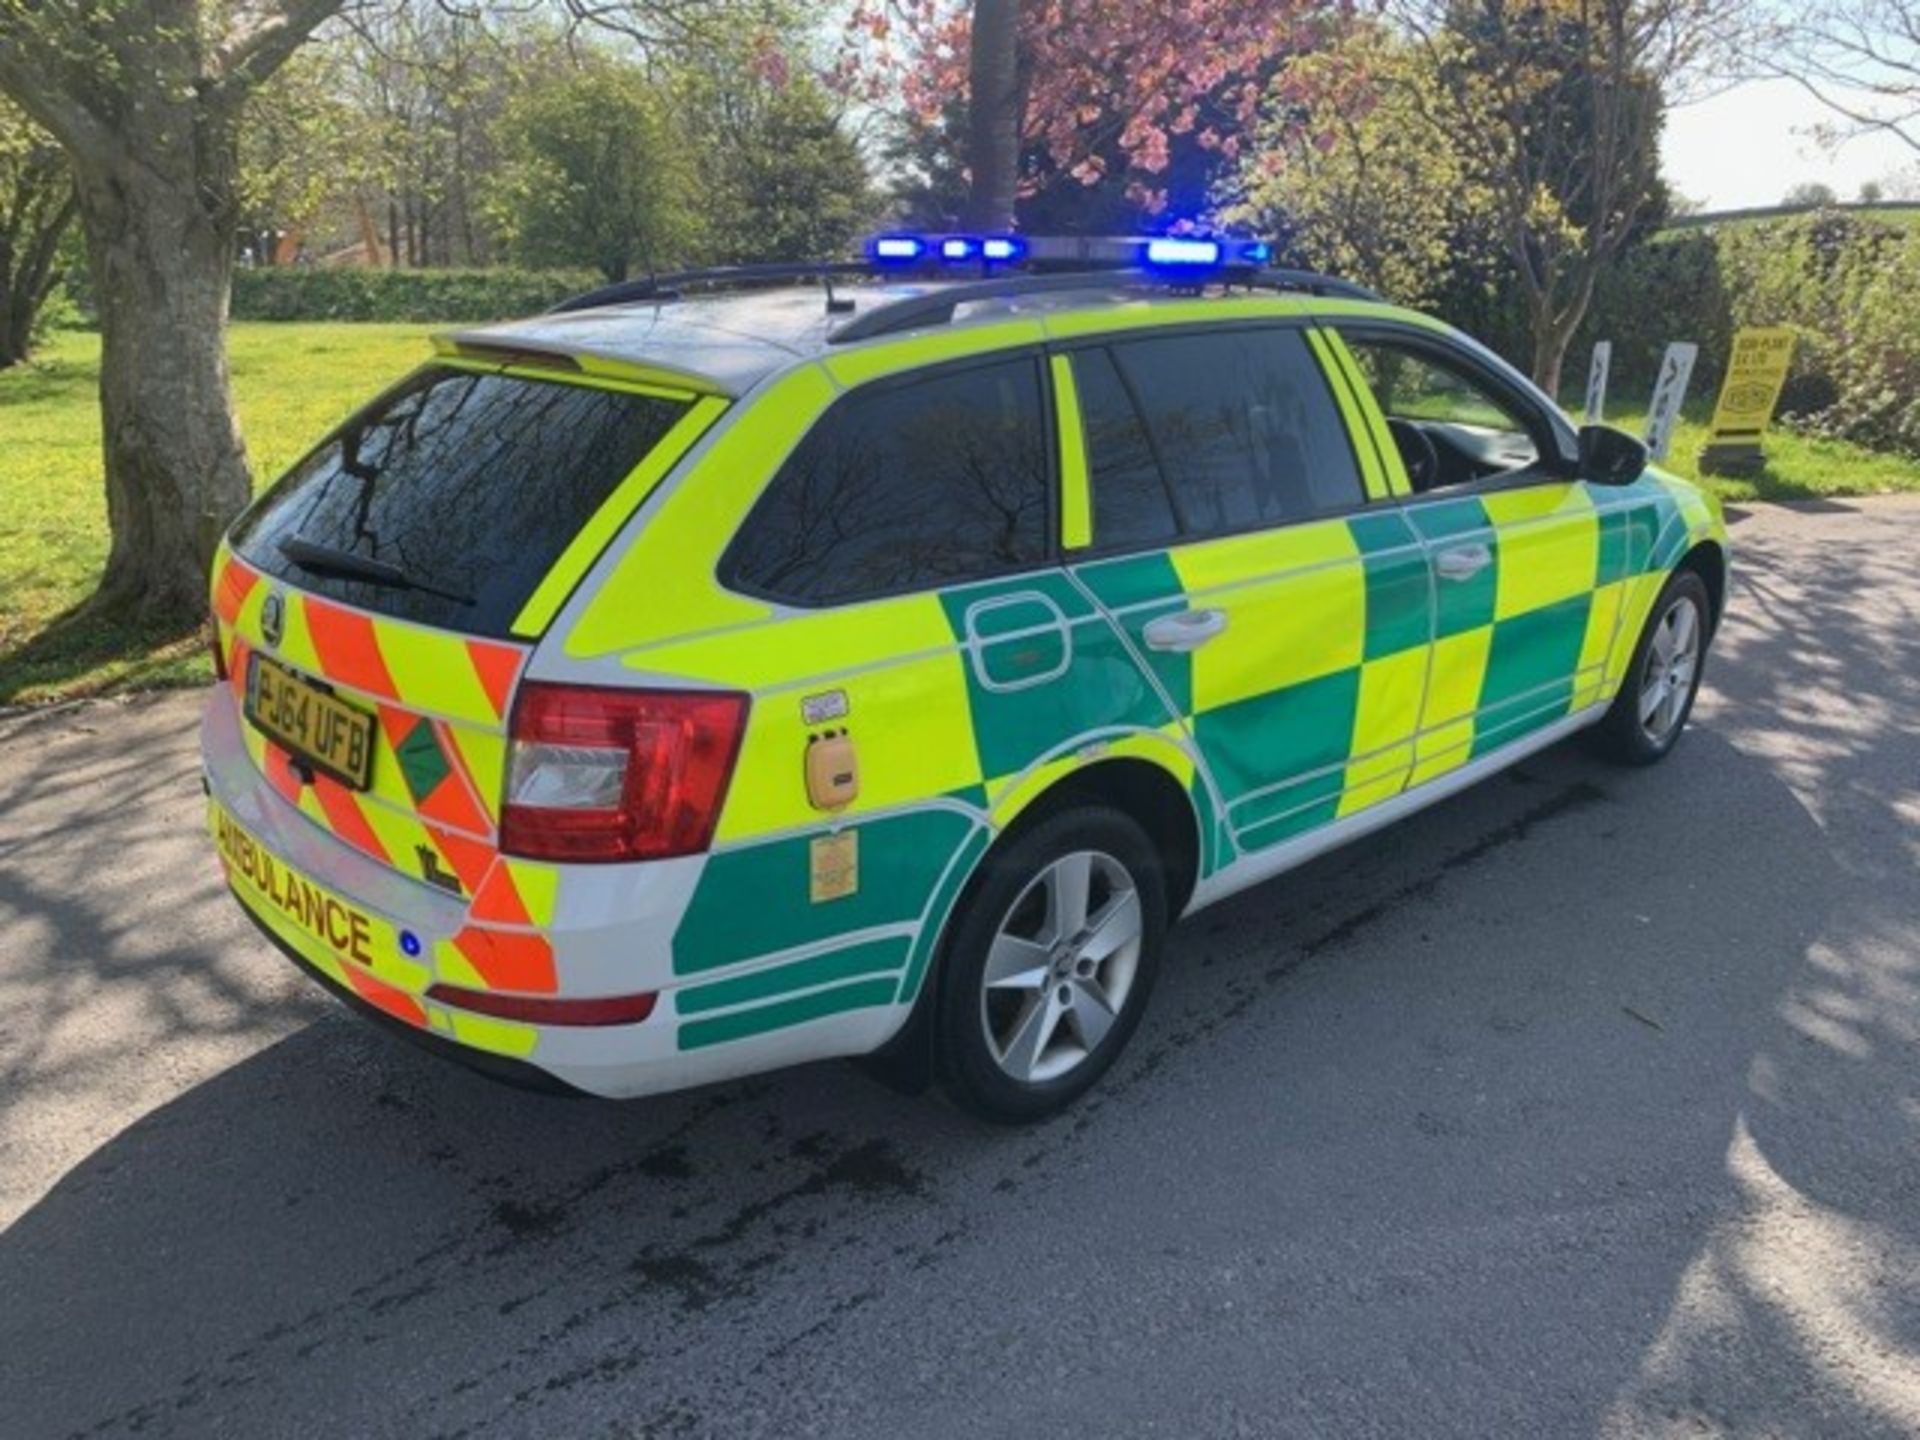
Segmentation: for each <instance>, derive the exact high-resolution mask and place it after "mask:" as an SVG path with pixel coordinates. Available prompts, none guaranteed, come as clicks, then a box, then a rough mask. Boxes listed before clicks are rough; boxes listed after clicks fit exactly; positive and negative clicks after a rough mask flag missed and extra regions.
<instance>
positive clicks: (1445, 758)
mask: <svg viewBox="0 0 1920 1440" xmlns="http://www.w3.org/2000/svg"><path fill="white" fill-rule="evenodd" d="M1417 749H1418V758H1417V759H1416V760H1415V762H1414V766H1413V774H1411V775H1410V776H1408V777H1407V783H1408V784H1409V785H1424V784H1425V783H1426V782H1427V781H1429V780H1431V779H1433V778H1434V777H1435V776H1436V775H1444V774H1446V773H1447V771H1449V770H1457V769H1458V768H1459V767H1460V766H1462V765H1464V764H1466V762H1467V757H1468V756H1469V755H1471V754H1472V753H1473V721H1472V720H1454V721H1451V722H1449V723H1448V724H1445V725H1438V726H1435V727H1434V728H1433V729H1431V730H1429V731H1427V732H1426V733H1425V734H1424V735H1422V736H1421V737H1420V741H1419V745H1418V747H1417Z"/></svg>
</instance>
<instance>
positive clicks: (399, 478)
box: [231, 367, 687, 637]
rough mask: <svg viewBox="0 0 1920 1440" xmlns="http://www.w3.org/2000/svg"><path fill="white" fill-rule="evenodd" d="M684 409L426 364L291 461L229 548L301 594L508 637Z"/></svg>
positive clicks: (657, 401)
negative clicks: (369, 574) (557, 564)
mask: <svg viewBox="0 0 1920 1440" xmlns="http://www.w3.org/2000/svg"><path fill="white" fill-rule="evenodd" d="M686 409H687V402H684V401H679V400H663V399H659V398H656V397H653V396H646V395H631V394H623V393H619V392H615V391H609V390H596V389H590V388H588V387H586V386H582V385H567V384H559V383H552V382H546V381H537V380H519V379H513V378H510V377H507V376H502V375H474V374H470V373H468V372H466V371H463V370H452V369H445V368H437V367H436V368H430V369H427V370H423V371H422V372H420V373H419V374H418V375H415V376H413V377H412V378H410V379H408V380H406V381H405V382H403V383H402V384H401V385H400V386H398V387H397V388H395V389H394V390H391V391H389V392H388V393H387V394H386V395H383V396H382V397H381V398H380V399H379V400H377V401H375V402H374V403H373V404H372V405H370V406H368V407H367V408H366V409H365V410H363V411H361V412H360V414H358V415H357V416H355V417H354V418H353V419H352V420H350V421H349V422H347V424H346V425H344V426H343V427H341V429H340V430H339V431H338V432H336V433H335V434H334V435H333V437H332V438H331V439H329V440H328V441H327V442H326V443H325V444H323V445H321V446H320V448H319V449H317V450H315V451H314V452H313V453H312V454H311V455H309V456H307V458H306V459H304V460H302V461H301V462H300V463H299V464H298V465H296V466H294V467H293V469H292V470H290V471H288V472H287V474H286V475H285V476H283V477H282V478H281V479H280V480H279V481H278V482H277V483H276V484H275V485H274V486H273V488H272V489H271V490H269V491H268V492H267V493H266V495H264V496H263V497H262V498H261V499H260V501H259V503H258V504H256V505H255V506H254V507H253V508H252V509H251V510H249V511H248V512H247V513H246V514H245V515H243V516H242V517H241V518H240V520H239V522H238V523H237V524H236V525H235V526H234V528H233V533H232V536H231V540H232V544H233V547H234V548H235V549H236V550H237V551H239V553H240V555H241V557H242V558H243V559H245V560H246V561H247V562H248V563H249V564H251V565H255V566H257V567H259V568H260V569H262V570H265V571H266V572H267V573H268V574H270V575H277V576H279V577H280V578H281V579H283V580H285V581H287V582H288V583H289V584H292V585H297V586H299V587H300V588H301V589H302V590H308V591H313V592H315V593H317V594H321V595H326V596H330V597H332V598H334V599H337V600H341V601H344V602H346V603H347V604H350V605H357V606H360V607H362V608H364V609H367V610H373V611H377V612H379V613H380V614H383V615H393V616H397V617H399V618H400V619H403V620H413V621H417V622H418V623H420V624H423V625H432V626H435V627H439V628H443V629H449V630H461V631H465V632H467V633H468V634H474V635H491V636H496V637H503V636H505V635H507V634H508V633H509V630H510V627H511V626H512V624H513V621H514V617H515V616H517V615H518V614H519V613H520V609H521V607H522V606H523V605H525V604H526V602H527V599H528V597H530V596H531V595H532V594H533V592H534V590H535V588H536V587H537V586H538V585H539V584H540V581H541V580H542V579H543V578H544V577H545V576H546V573H547V571H548V570H550V569H551V568H552V566H553V563H554V561H555V560H556V559H558V558H559V556H560V554H561V552H562V551H563V550H565V549H566V547H567V544H568V542H569V541H571V540H572V539H573V537H574V536H575V535H577V534H578V533H579V532H580V529H581V527H582V526H583V525H585V524H586V522H587V520H588V519H589V518H590V517H591V516H592V515H593V513H594V512H595V511H596V510H597V509H598V508H599V507H600V504H601V502H602V501H604V500H605V499H606V498H607V496H608V495H609V494H610V493H611V492H612V491H613V489H614V487H615V486H617V485H618V484H619V483H620V482H621V480H623V479H624V478H626V476H627V474H628V473H629V472H631V471H632V469H633V468H634V466H636V465H638V464H639V463H640V461H641V459H642V458H643V457H644V456H645V455H646V454H647V452H648V451H649V450H651V449H653V447H654V446H655V445H656V444H658V443H659V441H660V438H661V437H662V436H663V435H665V434H666V432H667V431H668V430H669V429H670V428H671V427H672V426H673V424H674V422H675V421H676V420H678V419H679V418H680V417H681V415H682V414H684V413H685V411H686ZM289 549H291V550H293V551H295V552H298V553H300V554H301V556H302V559H301V560H298V561H296V560H295V559H293V558H291V557H290V556H289V555H288V553H287V551H288V550H289ZM356 562H370V563H367V564H364V565H359V566H356ZM356 568H360V569H368V570H373V571H375V572H376V574H377V575H378V576H379V579H380V581H381V582H382V583H376V581H375V580H374V579H370V578H366V577H363V576H361V575H356V574H353V573H350V572H352V571H353V570H355V569H356Z"/></svg>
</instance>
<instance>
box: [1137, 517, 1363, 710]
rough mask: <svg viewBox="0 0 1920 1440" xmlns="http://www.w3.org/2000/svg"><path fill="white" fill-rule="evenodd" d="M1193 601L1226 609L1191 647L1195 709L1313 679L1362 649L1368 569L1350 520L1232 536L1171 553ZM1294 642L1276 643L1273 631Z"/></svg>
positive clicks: (1347, 664)
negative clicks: (1212, 632) (1221, 628)
mask: <svg viewBox="0 0 1920 1440" xmlns="http://www.w3.org/2000/svg"><path fill="white" fill-rule="evenodd" d="M1172 558H1173V563H1174V569H1175V572H1176V573H1177V574H1178V575H1179V577H1180V583H1181V587H1182V588H1183V589H1184V590H1185V591H1186V593H1187V598H1188V601H1189V602H1190V603H1191V604H1192V605H1194V606H1196V607H1202V608H1218V609H1220V610H1223V611H1225V612H1226V615H1227V628H1226V631H1225V633H1224V634H1222V635H1220V636H1219V637H1218V638H1216V639H1214V640H1212V641H1210V642H1208V644H1207V645H1206V646H1204V647H1203V648H1202V649H1200V650H1198V651H1196V652H1194V655H1193V672H1192V673H1193V709H1194V712H1195V713H1196V714H1197V713H1200V712H1202V711H1206V710H1213V709H1217V708H1218V707H1220V706H1222V705H1230V704H1232V703H1233V702H1234V701H1236V700H1245V699H1247V698H1249V697H1250V696H1254V695H1264V694H1266V693H1268V692H1269V691H1272V690H1279V689H1284V688H1285V687H1286V686H1289V685H1297V684H1299V683H1300V682H1301V681H1304V680H1312V679H1317V678H1318V677H1320V676H1322V675H1330V674H1332V673H1334V672H1335V671H1337V670H1347V669H1351V668H1353V667H1354V666H1356V665H1358V664H1359V663H1360V660H1361V657H1362V656H1363V655H1364V654H1365V653H1366V639H1367V636H1366V615H1367V577H1366V570H1365V569H1364V567H1363V566H1362V565H1361V563H1360V559H1359V547H1358V546H1357V545H1356V544H1355V542H1354V539H1353V536H1352V535H1351V533H1349V531H1348V530H1347V527H1346V526H1345V525H1344V524H1340V523H1335V524H1332V525H1309V526H1305V527H1303V528H1301V529H1299V530H1294V531H1278V532H1275V533H1272V534H1266V535H1248V536H1236V537H1234V538H1231V539H1228V540H1222V541H1214V542H1211V543H1208V544H1204V545H1194V546H1190V547H1188V548H1186V549H1183V550H1178V551H1175V552H1174V554H1173V557H1172ZM1279 635H1284V636H1286V637H1287V638H1288V640H1289V642H1290V643H1288V644H1287V645H1285V646H1284V647H1276V646H1275V644H1274V637H1275V636H1279Z"/></svg>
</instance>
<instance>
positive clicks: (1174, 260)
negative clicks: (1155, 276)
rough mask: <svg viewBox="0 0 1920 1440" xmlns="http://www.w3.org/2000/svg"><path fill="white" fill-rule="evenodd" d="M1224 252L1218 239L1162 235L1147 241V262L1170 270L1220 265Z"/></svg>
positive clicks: (1198, 268)
mask: <svg viewBox="0 0 1920 1440" xmlns="http://www.w3.org/2000/svg"><path fill="white" fill-rule="evenodd" d="M1223 253H1224V252H1223V251H1222V249H1221V245H1220V242H1219V241H1218V240H1195V239H1188V238H1185V237H1177V236H1162V237H1160V238H1159V239H1157V240H1149V241H1147V264H1149V265H1158V266H1165V267H1166V268H1167V269H1170V270H1200V269H1205V268H1207V267H1209V266H1213V265H1218V264H1219V263H1220V257H1221V255H1222V254H1223Z"/></svg>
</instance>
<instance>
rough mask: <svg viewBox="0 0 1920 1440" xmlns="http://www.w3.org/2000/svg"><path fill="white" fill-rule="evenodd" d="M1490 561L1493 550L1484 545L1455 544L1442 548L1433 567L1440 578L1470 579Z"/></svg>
mask: <svg viewBox="0 0 1920 1440" xmlns="http://www.w3.org/2000/svg"><path fill="white" fill-rule="evenodd" d="M1492 563H1493V551H1491V550H1489V549H1488V548H1487V547H1486V546H1485V545H1457V546H1455V547H1454V548H1453V549H1451V550H1442V551H1441V552H1440V554H1439V555H1438V556H1437V557H1436V558H1435V560H1434V562H1433V568H1434V569H1435V570H1437V571H1438V572H1439V574H1440V578H1441V579H1442V580H1471V579H1472V578H1473V577H1474V576H1476V575H1478V574H1479V573H1480V572H1481V571H1482V570H1484V569H1486V568H1487V566H1489V565H1491V564H1492Z"/></svg>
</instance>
